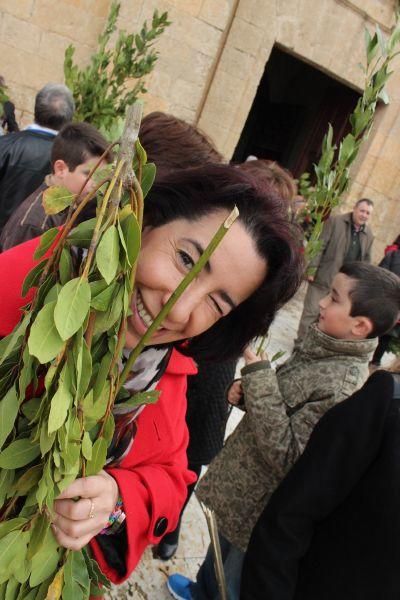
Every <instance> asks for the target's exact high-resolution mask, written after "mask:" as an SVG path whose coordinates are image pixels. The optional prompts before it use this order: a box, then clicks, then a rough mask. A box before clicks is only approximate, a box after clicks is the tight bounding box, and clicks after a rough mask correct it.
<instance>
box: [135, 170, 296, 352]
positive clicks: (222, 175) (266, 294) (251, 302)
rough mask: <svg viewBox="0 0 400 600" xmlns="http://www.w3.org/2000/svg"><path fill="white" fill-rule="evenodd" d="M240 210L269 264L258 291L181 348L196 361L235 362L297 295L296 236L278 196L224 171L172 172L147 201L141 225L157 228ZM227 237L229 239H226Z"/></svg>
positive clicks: (244, 177)
mask: <svg viewBox="0 0 400 600" xmlns="http://www.w3.org/2000/svg"><path fill="white" fill-rule="evenodd" d="M234 205H236V206H237V207H238V209H239V213H240V216H239V221H240V222H241V223H242V225H243V226H244V228H245V229H246V231H247V232H248V233H249V234H250V235H251V237H252V239H253V240H254V243H255V246H256V248H257V251H258V253H259V255H260V256H261V257H263V258H264V259H265V260H266V262H267V264H268V272H267V276H266V278H265V280H264V282H263V283H262V284H261V286H260V287H259V288H258V289H257V290H256V291H255V292H254V293H253V294H252V295H251V296H250V297H249V298H247V300H245V301H244V302H242V303H241V304H240V305H239V306H238V307H237V308H236V309H235V310H233V311H232V312H231V313H230V314H229V315H227V316H226V317H224V318H222V319H220V320H219V321H218V322H217V323H216V324H215V325H213V327H211V328H210V329H209V330H208V331H205V332H204V333H202V334H200V335H199V336H197V337H195V338H193V339H191V340H189V342H188V343H187V344H184V345H183V346H182V345H181V346H180V350H181V352H184V353H186V354H189V355H191V356H193V357H195V358H197V359H200V358H201V359H206V360H225V359H227V358H230V357H232V358H233V357H237V356H239V355H240V353H241V352H242V351H243V349H244V347H245V346H246V344H247V343H248V342H249V341H250V340H251V339H253V338H254V337H256V336H259V335H264V334H265V333H266V332H267V331H268V328H269V326H270V324H271V322H272V320H273V318H274V316H275V313H276V311H277V310H278V308H280V307H281V306H282V305H283V304H285V302H287V301H288V300H289V299H290V298H291V297H292V296H293V295H294V293H295V292H296V290H297V289H298V287H299V285H300V282H301V277H302V273H303V259H302V255H301V253H300V250H299V247H300V243H299V239H300V234H299V231H298V229H297V228H296V227H294V226H293V225H291V224H290V223H289V222H288V219H287V217H286V215H285V207H284V206H283V205H282V200H281V198H280V197H279V196H277V195H275V193H274V192H273V191H272V190H271V189H270V188H267V187H266V186H264V185H262V184H261V185H259V184H258V183H257V182H256V181H255V180H254V179H253V177H252V176H250V175H249V174H247V173H243V172H241V171H240V170H239V169H236V168H235V167H233V166H228V165H206V166H205V167H201V168H197V169H189V170H186V171H176V172H173V173H170V174H168V175H165V176H163V177H162V178H161V179H159V180H158V181H157V182H156V183H155V184H154V186H153V187H152V189H151V191H150V192H149V195H148V196H147V198H146V201H145V213H144V224H145V225H149V226H151V227H160V226H161V225H165V224H166V223H169V222H170V221H174V220H176V219H187V220H188V221H195V220H197V219H200V218H202V217H203V216H205V215H207V214H210V213H212V212H215V211H217V210H224V209H225V210H231V209H233V207H234ZM228 235H229V233H228Z"/></svg>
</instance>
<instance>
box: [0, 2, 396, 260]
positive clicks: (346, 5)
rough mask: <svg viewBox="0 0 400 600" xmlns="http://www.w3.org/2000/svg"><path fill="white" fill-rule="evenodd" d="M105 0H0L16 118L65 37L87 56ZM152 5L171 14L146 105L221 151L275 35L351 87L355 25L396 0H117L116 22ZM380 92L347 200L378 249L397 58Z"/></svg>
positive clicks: (385, 235)
mask: <svg viewBox="0 0 400 600" xmlns="http://www.w3.org/2000/svg"><path fill="white" fill-rule="evenodd" d="M110 4H111V0H57V2H54V1H53V0H18V1H14V0H0V33H1V36H0V40H1V41H0V56H2V57H3V60H2V64H1V67H0V74H3V75H4V76H5V78H6V80H7V83H8V84H9V88H10V92H11V96H12V98H13V99H14V101H15V103H16V105H17V109H18V111H19V116H21V115H22V122H23V123H26V122H29V121H30V120H31V118H32V107H33V99H34V95H35V92H36V91H37V89H38V88H40V87H41V86H42V85H43V84H44V83H46V82H48V81H62V78H63V69H62V63H63V57H64V51H65V48H66V47H67V45H68V44H69V43H71V42H72V43H73V44H74V45H75V46H76V56H77V59H78V61H79V62H80V63H81V64H83V63H85V61H87V60H88V59H89V57H90V54H91V52H92V50H93V48H94V47H95V45H96V39H97V36H98V33H99V32H100V31H101V29H102V27H103V25H104V21H105V18H106V15H107V13H108V9H109V6H110ZM155 8H157V9H158V10H159V11H164V10H168V13H169V17H170V20H171V21H172V25H171V27H169V28H168V29H167V30H166V32H165V33H164V35H163V36H162V38H161V39H160V40H159V41H158V42H157V49H158V50H159V52H160V58H159V61H158V63H157V65H156V68H155V70H154V72H153V73H152V74H151V75H150V76H149V77H148V80H147V88H148V93H147V94H146V96H145V100H146V105H145V106H146V111H147V112H150V111H151V110H155V109H159V110H165V111H169V112H172V113H174V114H175V115H177V116H180V117H182V118H184V119H186V120H187V121H189V122H192V123H194V124H196V125H198V126H199V127H200V128H201V129H202V130H203V131H204V132H205V133H207V134H208V135H209V136H210V137H211V138H212V139H213V140H214V142H215V143H216V145H217V147H218V149H219V150H220V151H221V152H222V153H223V154H224V155H225V156H226V158H227V159H229V158H230V157H231V155H232V152H233V150H234V148H235V146H236V144H237V141H238V139H239V137H240V134H241V131H242V129H243V126H244V123H245V121H246V118H247V115H248V113H249V110H250V108H251V105H252V102H253V99H254V96H255V93H256V91H257V87H258V84H259V81H260V78H261V76H262V73H263V71H264V68H265V64H266V62H267V61H268V57H269V54H270V52H271V50H272V47H273V46H274V44H279V45H280V47H281V48H283V49H284V50H286V51H288V52H291V53H293V54H294V55H296V56H297V57H299V58H300V59H301V60H304V61H306V62H308V63H310V64H312V65H314V66H315V67H317V68H319V69H320V70H322V71H324V72H326V73H327V74H329V75H330V76H332V77H335V78H337V79H339V80H341V81H342V82H344V83H345V84H347V85H350V86H351V87H353V88H355V89H361V87H362V85H363V76H362V72H361V70H360V69H359V66H358V64H359V63H360V62H363V60H364V28H365V26H368V27H370V28H371V29H372V28H373V27H374V25H375V23H376V22H378V23H379V25H380V27H381V29H382V30H383V31H384V32H387V31H389V29H390V27H391V25H392V22H393V8H394V0H121V14H120V26H121V27H123V28H125V29H127V30H128V31H137V30H138V29H139V27H140V26H141V24H142V22H143V21H144V19H146V18H150V17H151V15H152V13H153V10H154V9H155ZM4 57H6V60H5V58H4ZM388 92H389V95H390V100H391V102H390V104H389V105H388V106H385V107H380V109H379V114H378V115H377V120H376V125H375V127H374V130H373V132H372V134H371V138H370V140H369V142H368V143H367V144H366V145H365V146H364V149H363V151H362V153H361V156H360V158H359V160H358V161H357V164H356V165H355V167H354V169H353V185H352V187H351V190H350V193H349V196H348V200H347V205H346V206H348V205H350V204H351V203H352V202H353V200H354V199H357V198H359V197H360V195H363V196H369V197H371V198H372V199H374V200H375V201H376V210H375V212H374V217H373V222H372V225H373V227H374V230H375V231H376V232H377V243H376V244H375V255H376V258H378V257H379V255H380V254H381V253H382V250H383V247H384V245H385V244H386V243H387V242H388V241H389V240H391V239H392V238H394V237H395V236H396V235H397V234H398V233H399V230H400V219H399V216H400V212H399V209H398V196H399V193H400V169H399V168H398V166H397V164H398V161H397V156H398V154H399V150H400V142H399V140H400V137H399V130H400V110H399V109H400V69H399V63H397V64H396V65H395V73H394V75H393V76H392V79H391V80H390V82H389V85H388ZM398 228H399V230H398Z"/></svg>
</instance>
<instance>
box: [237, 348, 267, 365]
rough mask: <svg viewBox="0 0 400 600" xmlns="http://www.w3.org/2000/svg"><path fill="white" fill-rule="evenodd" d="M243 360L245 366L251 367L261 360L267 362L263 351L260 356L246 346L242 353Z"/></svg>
mask: <svg viewBox="0 0 400 600" xmlns="http://www.w3.org/2000/svg"><path fill="white" fill-rule="evenodd" d="M243 358H244V362H245V363H246V365H251V364H253V363H256V362H260V361H261V360H268V356H267V353H266V352H265V350H263V351H262V352H261V354H256V353H255V352H254V350H252V349H251V348H250V346H247V348H246V349H245V351H244V352H243Z"/></svg>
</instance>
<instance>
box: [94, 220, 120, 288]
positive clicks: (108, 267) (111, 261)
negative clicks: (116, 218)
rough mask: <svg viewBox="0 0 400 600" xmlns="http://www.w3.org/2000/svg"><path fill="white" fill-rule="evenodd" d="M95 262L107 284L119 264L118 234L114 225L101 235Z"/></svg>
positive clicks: (112, 277)
mask: <svg viewBox="0 0 400 600" xmlns="http://www.w3.org/2000/svg"><path fill="white" fill-rule="evenodd" d="M96 263H97V268H98V269H99V271H100V273H101V275H102V277H103V278H104V279H105V280H106V282H107V283H108V285H109V284H110V283H111V282H112V280H113V279H114V277H115V275H116V273H117V269H118V264H119V236H118V231H117V228H116V227H115V226H114V225H112V226H111V227H109V228H108V229H107V230H106V231H105V232H104V233H103V235H102V238H101V240H100V242H99V245H98V247H97V250H96Z"/></svg>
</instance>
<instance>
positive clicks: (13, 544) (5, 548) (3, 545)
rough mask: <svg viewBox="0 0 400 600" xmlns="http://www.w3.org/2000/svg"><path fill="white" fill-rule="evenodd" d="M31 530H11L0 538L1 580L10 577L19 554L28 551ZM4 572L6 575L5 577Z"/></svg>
mask: <svg viewBox="0 0 400 600" xmlns="http://www.w3.org/2000/svg"><path fill="white" fill-rule="evenodd" d="M28 537H29V532H23V531H21V529H17V530H15V531H11V532H10V533H8V534H7V535H6V536H4V537H3V538H2V539H1V540H0V580H1V582H3V581H5V580H6V579H8V577H7V574H8V573H9V572H10V567H11V565H12V562H13V561H14V560H15V558H16V557H17V556H18V555H22V554H24V553H25V552H26V543H27V538H28ZM4 574H6V577H5V578H4Z"/></svg>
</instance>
